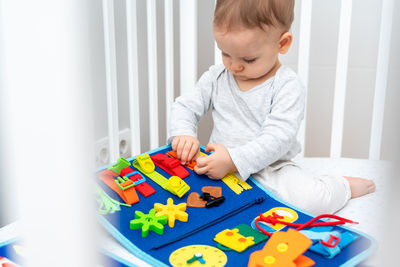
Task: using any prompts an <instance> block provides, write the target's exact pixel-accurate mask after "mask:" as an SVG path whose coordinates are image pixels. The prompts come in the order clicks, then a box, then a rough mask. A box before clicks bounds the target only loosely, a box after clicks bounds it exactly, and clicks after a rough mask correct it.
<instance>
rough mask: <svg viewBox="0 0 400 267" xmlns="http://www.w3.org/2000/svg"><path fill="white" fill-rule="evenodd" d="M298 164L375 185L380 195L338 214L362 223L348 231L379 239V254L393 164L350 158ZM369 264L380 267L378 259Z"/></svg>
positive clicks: (355, 201)
mask: <svg viewBox="0 0 400 267" xmlns="http://www.w3.org/2000/svg"><path fill="white" fill-rule="evenodd" d="M295 161H296V162H297V163H298V164H299V165H300V166H302V167H303V168H304V169H307V170H308V171H311V172H315V173H319V174H325V173H334V174H340V175H345V176H354V177H363V178H367V179H371V180H373V181H374V182H375V184H376V192H374V193H372V194H368V195H365V196H362V197H359V198H355V199H351V200H350V201H349V202H348V203H347V205H346V206H345V207H344V208H343V209H341V210H340V211H339V212H337V213H336V214H337V215H339V216H342V217H345V218H348V219H350V220H353V221H357V222H359V224H354V225H350V226H348V227H350V228H353V229H357V230H359V231H361V232H364V233H367V234H369V235H370V236H372V237H373V238H375V239H376V241H377V242H378V250H379V243H382V240H383V235H384V233H383V231H384V229H385V220H383V219H382V218H384V217H383V216H384V215H385V207H387V205H386V201H387V196H388V191H389V190H388V180H389V167H390V163H389V162H387V161H379V160H366V159H350V158H340V159H330V158H296V160H295ZM365 264H368V266H379V264H378V259H377V257H376V256H372V257H371V258H370V259H369V260H367V261H366V262H365Z"/></svg>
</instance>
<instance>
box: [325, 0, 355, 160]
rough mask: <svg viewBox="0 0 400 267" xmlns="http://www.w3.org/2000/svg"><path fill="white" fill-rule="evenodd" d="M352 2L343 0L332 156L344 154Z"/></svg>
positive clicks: (334, 104)
mask: <svg viewBox="0 0 400 267" xmlns="http://www.w3.org/2000/svg"><path fill="white" fill-rule="evenodd" d="M352 2H353V1H352V0H342V1H341V10H340V24H339V41H338V52H337V53H338V54H337V61H336V79H335V96H334V100H333V101H334V102H333V120H332V134H331V153H330V156H331V157H332V158H339V157H341V154H342V139H343V121H344V105H345V100H346V87H347V69H348V59H349V43H350V26H351V12H352Z"/></svg>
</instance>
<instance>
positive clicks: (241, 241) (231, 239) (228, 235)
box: [214, 228, 254, 252]
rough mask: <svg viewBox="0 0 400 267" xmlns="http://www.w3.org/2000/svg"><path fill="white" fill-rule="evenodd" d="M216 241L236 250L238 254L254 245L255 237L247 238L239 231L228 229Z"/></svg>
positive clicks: (216, 237)
mask: <svg viewBox="0 0 400 267" xmlns="http://www.w3.org/2000/svg"><path fill="white" fill-rule="evenodd" d="M214 240H215V241H217V242H218V243H220V244H222V245H224V246H226V247H228V248H230V249H233V250H236V251H237V252H243V251H245V250H246V249H247V248H248V247H250V246H252V245H254V241H253V240H254V237H252V236H250V237H245V236H242V235H241V234H239V229H236V228H234V229H232V230H231V229H226V230H224V231H222V232H219V233H218V234H217V235H216V236H215V238H214Z"/></svg>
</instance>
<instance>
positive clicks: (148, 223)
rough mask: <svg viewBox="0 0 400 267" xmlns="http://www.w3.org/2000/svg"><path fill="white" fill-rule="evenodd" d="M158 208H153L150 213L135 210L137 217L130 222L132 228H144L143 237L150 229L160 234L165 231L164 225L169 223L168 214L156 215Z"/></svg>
mask: <svg viewBox="0 0 400 267" xmlns="http://www.w3.org/2000/svg"><path fill="white" fill-rule="evenodd" d="M155 214H156V210H155V209H151V210H150V212H149V214H144V213H143V212H141V211H138V210H137V211H135V219H134V220H131V222H130V227H129V228H130V229H132V230H135V229H140V228H141V229H142V237H146V236H147V235H148V234H149V231H153V232H155V233H157V234H159V235H162V234H163V233H164V225H165V224H167V219H168V218H167V216H155Z"/></svg>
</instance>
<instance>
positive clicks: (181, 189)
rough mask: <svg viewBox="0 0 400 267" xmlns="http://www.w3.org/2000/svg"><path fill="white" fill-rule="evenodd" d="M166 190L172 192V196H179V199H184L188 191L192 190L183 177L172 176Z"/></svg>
mask: <svg viewBox="0 0 400 267" xmlns="http://www.w3.org/2000/svg"><path fill="white" fill-rule="evenodd" d="M165 189H166V190H168V191H170V192H171V193H172V194H174V195H177V196H178V197H182V196H183V195H184V194H185V193H186V192H187V191H189V190H190V186H188V184H187V183H185V181H183V180H182V179H181V177H179V176H171V177H170V178H169V179H168V183H167V185H166V187H165Z"/></svg>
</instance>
